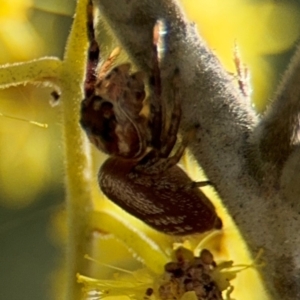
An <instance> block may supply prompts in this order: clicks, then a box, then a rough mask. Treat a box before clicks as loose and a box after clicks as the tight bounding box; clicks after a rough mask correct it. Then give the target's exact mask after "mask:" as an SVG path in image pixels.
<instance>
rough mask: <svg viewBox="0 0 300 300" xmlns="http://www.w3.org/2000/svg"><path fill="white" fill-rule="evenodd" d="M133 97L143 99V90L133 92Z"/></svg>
mask: <svg viewBox="0 0 300 300" xmlns="http://www.w3.org/2000/svg"><path fill="white" fill-rule="evenodd" d="M135 98H136V99H138V100H143V99H144V98H145V92H144V91H143V92H135Z"/></svg>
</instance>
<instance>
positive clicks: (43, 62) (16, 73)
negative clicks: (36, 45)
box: [0, 57, 62, 89]
mask: <svg viewBox="0 0 300 300" xmlns="http://www.w3.org/2000/svg"><path fill="white" fill-rule="evenodd" d="M61 67H62V61H61V60H59V59H58V58H56V57H43V58H40V59H35V60H31V61H29V62H22V63H15V64H10V65H3V66H0V88H1V89H4V88H8V87H10V86H16V85H19V84H25V83H28V82H42V81H49V82H52V83H54V84H56V83H57V80H58V74H59V72H60V69H61Z"/></svg>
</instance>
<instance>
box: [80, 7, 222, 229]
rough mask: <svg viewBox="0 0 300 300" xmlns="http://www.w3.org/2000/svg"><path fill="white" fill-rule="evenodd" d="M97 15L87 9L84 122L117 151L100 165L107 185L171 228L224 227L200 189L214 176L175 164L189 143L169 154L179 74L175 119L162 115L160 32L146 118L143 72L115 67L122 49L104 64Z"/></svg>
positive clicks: (144, 216)
mask: <svg viewBox="0 0 300 300" xmlns="http://www.w3.org/2000/svg"><path fill="white" fill-rule="evenodd" d="M90 11H91V10H90ZM92 22H93V18H92V15H91V14H89V26H88V28H89V37H90V47H89V52H88V64H87V72H86V80H85V86H84V87H85V99H84V100H83V101H82V105H81V120H80V123H81V125H82V127H83V129H84V130H85V131H86V133H87V135H88V137H89V139H90V141H91V142H92V143H93V144H94V145H95V146H96V147H97V148H98V149H99V150H101V151H103V152H105V153H107V154H109V155H111V156H110V157H109V158H108V159H107V160H106V161H105V162H104V164H103V165H102V166H101V168H100V170H99V174H98V182H99V185H100V188H101V190H102V191H103V193H104V194H105V195H106V196H107V197H108V198H109V199H110V200H112V201H113V202H114V203H116V204H117V205H119V206H120V207H122V208H123V209H124V210H126V211H127V212H129V213H130V214H132V215H133V216H135V217H137V218H138V219H140V220H142V221H143V222H145V223H147V224H148V225H150V226H151V227H153V228H155V229H157V230H159V231H161V232H164V233H167V234H173V235H186V234H191V233H202V232H205V231H208V230H211V229H214V228H217V229H220V228H221V227H222V222H221V220H220V219H219V217H218V216H217V214H216V212H215V208H214V206H213V205H212V204H211V202H210V201H209V199H208V198H207V197H206V196H205V195H204V194H203V193H202V192H201V191H200V190H199V189H198V187H200V186H204V185H206V184H208V183H207V182H200V183H199V182H193V181H192V180H191V179H190V178H189V177H188V176H187V174H186V173H185V172H184V171H183V170H182V169H181V168H180V167H179V166H177V163H178V161H179V159H180V158H181V156H182V154H183V151H184V148H185V144H186V143H183V144H182V145H181V146H179V147H178V149H177V150H176V151H175V153H174V154H173V155H171V151H172V150H173V148H174V146H175V143H176V139H177V132H178V128H179V123H180V118H181V106H180V99H179V91H178V84H179V80H178V78H179V76H180V74H179V72H178V70H177V71H174V78H172V79H171V80H172V86H173V95H174V96H173V97H174V99H173V100H174V105H173V110H172V113H171V116H170V120H169V122H164V119H165V118H164V117H163V115H162V111H163V109H162V105H163V103H164V102H163V101H162V99H161V81H160V69H159V62H158V56H157V43H156V40H157V32H156V33H155V34H154V36H155V38H154V40H155V42H154V44H153V62H152V64H153V66H152V75H151V78H150V80H149V82H150V83H149V89H150V97H149V106H150V114H149V116H148V117H147V118H146V117H145V116H144V115H142V113H141V110H142V108H143V105H144V103H143V101H144V98H145V91H144V81H143V80H144V78H143V77H144V76H143V74H142V73H141V72H136V73H133V74H131V73H130V71H129V69H130V65H129V64H121V65H119V66H116V67H114V68H113V69H111V64H112V62H113V61H114V59H115V57H116V55H117V54H118V50H115V51H114V52H113V53H112V54H111V55H110V57H109V58H108V59H107V60H106V62H105V63H104V64H103V65H102V66H101V67H100V68H98V64H99V61H98V59H99V58H98V57H99V47H98V44H97V42H96V40H95V36H94V32H93V25H92ZM164 111H165V110H164ZM165 123H166V124H168V126H166V125H165Z"/></svg>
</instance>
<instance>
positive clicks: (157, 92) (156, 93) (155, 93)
mask: <svg viewBox="0 0 300 300" xmlns="http://www.w3.org/2000/svg"><path fill="white" fill-rule="evenodd" d="M155 30H156V26H155V27H154V33H153V35H154V37H155ZM151 73H152V74H151V76H150V79H149V86H150V117H149V118H150V123H151V125H150V128H151V146H152V147H153V148H155V149H160V148H161V141H162V133H163V128H164V119H163V113H162V101H161V77H160V68H159V61H158V52H157V40H156V39H155V38H154V41H153V51H152V72H151Z"/></svg>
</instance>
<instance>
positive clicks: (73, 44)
mask: <svg viewBox="0 0 300 300" xmlns="http://www.w3.org/2000/svg"><path fill="white" fill-rule="evenodd" d="M87 2H88V1H87V0H79V1H78V4H77V9H76V18H75V20H74V23H73V27H72V30H71V33H70V35H69V40H68V44H67V47H66V51H65V57H64V61H63V68H62V72H61V76H60V77H61V89H62V97H61V102H62V111H63V127H64V137H65V171H66V189H67V215H68V222H67V227H68V240H67V253H66V260H67V262H66V264H67V286H66V291H67V295H66V296H67V297H66V299H72V300H74V299H81V289H80V285H78V283H77V282H76V273H78V272H80V273H85V269H84V266H85V265H86V264H85V262H84V255H85V254H86V248H85V247H86V246H87V244H88V243H87V229H88V215H89V214H88V211H90V210H91V207H92V193H91V187H90V182H91V174H90V170H91V168H90V162H89V157H90V153H89V145H88V142H87V139H86V136H85V134H84V133H83V131H82V130H81V128H80V126H79V107H80V101H81V100H82V98H83V95H82V82H83V80H84V71H85V61H86V50H87V34H86V32H87V30H86V7H87Z"/></svg>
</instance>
